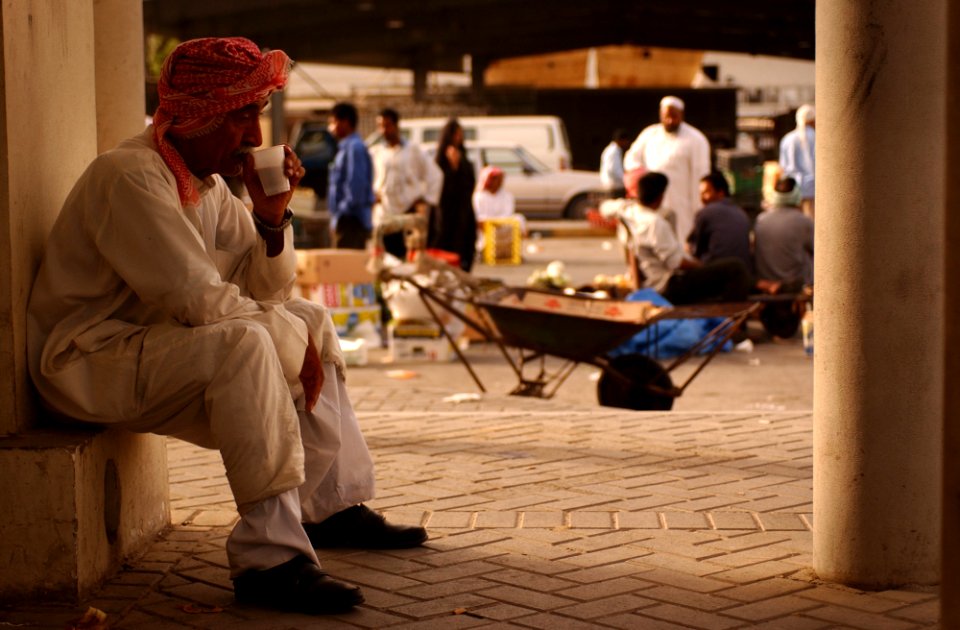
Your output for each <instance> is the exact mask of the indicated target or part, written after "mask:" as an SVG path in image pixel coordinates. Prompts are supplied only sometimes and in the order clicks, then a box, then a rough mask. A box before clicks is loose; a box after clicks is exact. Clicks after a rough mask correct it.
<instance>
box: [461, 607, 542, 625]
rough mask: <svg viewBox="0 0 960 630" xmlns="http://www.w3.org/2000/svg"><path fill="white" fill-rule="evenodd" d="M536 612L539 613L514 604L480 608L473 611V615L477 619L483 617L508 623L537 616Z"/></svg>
mask: <svg viewBox="0 0 960 630" xmlns="http://www.w3.org/2000/svg"><path fill="white" fill-rule="evenodd" d="M536 612H537V611H535V610H530V609H529V608H524V607H522V606H514V605H513V604H494V605H492V606H484V607H483V608H478V609H476V610H475V611H473V614H474V615H476V616H477V617H483V618H484V619H493V620H494V621H508V620H510V619H516V618H518V617H527V616H530V615H533V614H536Z"/></svg>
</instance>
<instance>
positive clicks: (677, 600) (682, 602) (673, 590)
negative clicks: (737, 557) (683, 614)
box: [642, 585, 739, 611]
mask: <svg viewBox="0 0 960 630" xmlns="http://www.w3.org/2000/svg"><path fill="white" fill-rule="evenodd" d="M642 595H643V596H644V597H647V598H650V599H653V600H657V601H659V602H666V603H668V604H677V605H678V606H685V607H687V608H696V609H698V610H709V611H717V610H724V609H727V608H731V607H733V606H737V605H738V604H739V602H737V601H734V600H731V599H727V598H726V597H724V596H723V592H722V591H721V592H719V593H698V592H697V591H689V590H687V589H683V588H677V587H676V586H662V585H661V586H654V587H653V588H648V589H645V590H644V591H643V592H642Z"/></svg>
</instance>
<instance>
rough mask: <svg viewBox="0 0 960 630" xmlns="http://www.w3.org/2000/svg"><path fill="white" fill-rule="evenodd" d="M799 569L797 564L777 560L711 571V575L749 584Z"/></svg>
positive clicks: (785, 574)
mask: <svg viewBox="0 0 960 630" xmlns="http://www.w3.org/2000/svg"><path fill="white" fill-rule="evenodd" d="M797 569H798V567H797V566H795V565H791V564H788V563H786V562H783V561H782V560H775V561H769V562H761V563H758V564H753V565H750V566H746V567H740V568H737V569H727V570H726V571H719V572H717V573H711V574H710V577H712V578H714V579H717V580H726V581H728V582H735V583H737V584H749V583H750V582H758V581H760V580H766V579H769V578H773V577H786V576H788V575H790V574H792V573H794V572H796V571H797Z"/></svg>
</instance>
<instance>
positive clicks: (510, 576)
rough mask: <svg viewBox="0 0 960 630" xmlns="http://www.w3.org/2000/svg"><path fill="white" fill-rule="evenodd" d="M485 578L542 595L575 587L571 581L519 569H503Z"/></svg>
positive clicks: (488, 574) (486, 575)
mask: <svg viewBox="0 0 960 630" xmlns="http://www.w3.org/2000/svg"><path fill="white" fill-rule="evenodd" d="M483 577H484V578H485V579H487V580H490V581H492V582H499V583H501V584H509V585H511V586H517V587H520V588H527V589H530V590H534V591H540V592H542V593H552V592H555V591H561V590H563V589H566V588H569V587H570V586H572V585H573V583H572V582H570V581H569V580H564V579H561V578H556V577H550V576H546V575H541V574H539V573H530V572H528V571H521V570H519V569H502V570H500V571H494V572H491V573H486V574H484V576H483Z"/></svg>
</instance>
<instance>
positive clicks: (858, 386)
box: [813, 0, 947, 588]
mask: <svg viewBox="0 0 960 630" xmlns="http://www.w3.org/2000/svg"><path fill="white" fill-rule="evenodd" d="M946 4H947V0H930V1H929V2H922V3H918V2H910V3H907V2H892V1H890V0H862V1H859V2H819V3H817V19H816V24H817V51H816V58H817V147H816V149H817V225H816V257H817V258H816V331H817V340H816V356H815V358H814V535H813V564H814V570H815V571H816V572H817V574H818V575H819V576H820V577H822V578H824V579H827V580H831V581H838V582H843V583H847V584H853V585H859V586H864V587H869V588H880V587H885V586H891V585H897V584H911V583H923V584H929V583H935V582H937V581H938V579H939V551H940V507H941V501H940V488H941V461H942V459H941V435H942V426H943V422H942V400H943V398H942V397H943V363H942V347H943V346H942V344H943V320H942V309H943V303H944V302H943V263H942V261H943V258H942V256H943V251H944V247H943V221H944V209H945V197H944V188H943V184H942V182H943V177H944V166H943V163H944V156H945V152H946V144H945V140H944V133H945V128H944V120H945V96H944V94H945V88H946V72H945V66H946V61H947V59H946V57H947V55H946V52H947V51H946V43H945V42H946V30H947V29H946V26H945V19H946Z"/></svg>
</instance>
